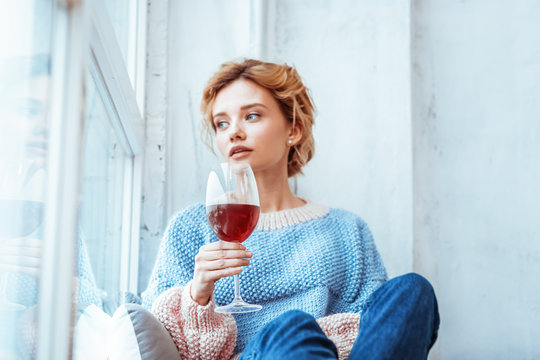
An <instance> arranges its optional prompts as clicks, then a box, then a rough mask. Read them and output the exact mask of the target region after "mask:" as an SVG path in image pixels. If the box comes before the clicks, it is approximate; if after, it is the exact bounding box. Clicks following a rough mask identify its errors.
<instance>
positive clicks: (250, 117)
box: [246, 114, 259, 120]
mask: <svg viewBox="0 0 540 360" xmlns="http://www.w3.org/2000/svg"><path fill="white" fill-rule="evenodd" d="M258 118H259V114H249V115H248V116H247V117H246V119H247V120H257V119H258Z"/></svg>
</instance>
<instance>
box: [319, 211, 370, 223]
mask: <svg viewBox="0 0 540 360" xmlns="http://www.w3.org/2000/svg"><path fill="white" fill-rule="evenodd" d="M328 215H329V217H331V218H332V219H333V220H335V221H340V222H343V223H351V224H354V225H356V226H359V227H364V226H367V223H366V222H365V220H364V219H363V218H362V217H361V216H359V215H358V214H356V213H355V212H353V211H351V210H347V209H343V208H338V207H330V208H329V211H328Z"/></svg>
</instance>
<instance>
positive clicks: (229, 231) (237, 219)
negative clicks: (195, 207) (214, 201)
mask: <svg viewBox="0 0 540 360" xmlns="http://www.w3.org/2000/svg"><path fill="white" fill-rule="evenodd" d="M206 215H207V216H208V222H209V223H210V226H211V227H212V230H214V232H215V233H216V235H217V236H218V238H220V239H221V240H224V241H234V242H242V241H244V240H246V239H247V238H248V237H249V235H251V233H252V232H253V229H255V225H257V221H258V220H259V207H258V206H255V205H248V204H220V205H210V206H207V207H206Z"/></svg>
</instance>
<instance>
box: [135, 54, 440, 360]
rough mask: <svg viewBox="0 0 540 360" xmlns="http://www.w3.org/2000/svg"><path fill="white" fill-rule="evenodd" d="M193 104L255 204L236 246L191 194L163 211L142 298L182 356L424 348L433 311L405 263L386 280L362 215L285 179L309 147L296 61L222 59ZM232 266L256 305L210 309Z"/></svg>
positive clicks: (383, 354) (223, 292)
mask: <svg viewBox="0 0 540 360" xmlns="http://www.w3.org/2000/svg"><path fill="white" fill-rule="evenodd" d="M201 109H202V112H203V114H204V123H205V126H206V128H207V129H208V131H209V132H210V133H212V134H213V135H214V136H215V141H216V143H217V147H218V149H219V151H220V153H221V155H222V156H223V158H224V159H225V160H228V161H233V162H236V161H238V162H247V163H249V164H250V165H251V167H252V169H253V172H254V174H255V178H256V180H257V186H258V189H259V198H260V205H261V215H260V218H259V222H258V224H257V228H256V229H255V231H254V232H253V234H252V235H251V237H250V238H248V240H246V241H245V242H244V243H243V244H245V245H246V246H244V245H243V244H240V243H230V242H223V241H216V240H217V239H216V237H215V235H214V234H213V232H212V230H211V229H210V227H209V225H208V222H207V220H206V216H205V209H204V206H203V205H202V204H197V205H194V206H191V207H188V208H187V209H185V210H184V211H182V212H181V213H179V214H178V215H177V216H176V217H175V218H173V220H172V221H171V223H170V225H169V227H168V230H167V232H166V235H165V238H164V241H163V243H162V246H161V249H160V255H159V258H158V262H157V264H156V266H155V269H154V272H153V275H152V277H151V280H150V285H149V288H148V289H147V291H146V292H145V294H144V304H145V305H146V306H147V307H150V306H152V310H153V312H154V313H155V314H156V315H157V317H158V318H159V319H160V320H161V322H162V323H163V324H164V325H165V327H166V328H167V330H168V331H169V332H170V333H171V335H172V337H173V339H174V341H175V343H176V345H177V348H178V349H179V351H180V354H181V357H182V358H183V359H184V358H186V359H229V358H231V357H235V356H240V359H255V358H257V359H259V358H260V359H289V358H290V359H293V358H294V359H337V358H339V359H346V358H350V359H357V358H358V359H360V358H365V359H398V358H408V359H409V358H410V359H417V358H426V357H427V353H428V351H429V348H430V347H431V346H432V345H433V342H434V341H435V337H436V330H437V328H438V321H439V320H438V312H437V304H436V300H435V296H434V294H433V291H432V289H431V286H430V285H429V283H427V281H426V280H425V279H423V278H422V277H420V276H419V275H415V274H408V275H404V276H402V277H399V278H396V279H393V280H390V281H386V280H387V275H386V271H385V269H384V266H383V264H382V262H381V259H380V256H379V254H378V252H377V249H376V247H375V245H374V243H373V239H372V236H371V233H370V231H369V228H368V227H367V225H366V224H365V222H363V221H362V220H361V219H360V218H359V217H357V216H356V215H354V214H352V213H350V212H347V211H344V210H340V209H330V208H328V207H326V206H324V205H320V204H317V203H315V202H312V201H310V200H306V199H302V198H299V197H297V196H295V195H294V194H293V193H292V192H291V190H290V187H289V184H288V178H289V177H291V176H294V175H296V174H299V173H301V170H302V167H303V166H304V165H305V164H306V163H307V162H308V161H309V160H310V159H311V158H312V156H313V151H314V140H313V136H312V126H313V110H314V107H313V104H312V102H311V99H310V96H309V95H308V90H307V88H306V87H305V86H304V84H303V83H302V81H301V79H300V76H299V75H298V73H297V72H296V70H295V69H294V68H292V67H290V66H287V65H278V64H272V63H263V62H260V61H257V60H244V61H241V62H229V63H225V64H223V65H222V66H221V69H220V70H219V71H218V72H217V73H216V74H215V75H214V76H213V77H212V78H211V79H210V81H209V83H208V84H207V86H206V88H205V90H204V94H203V100H202V105H201ZM246 249H249V251H247V250H246ZM240 272H241V273H242V292H243V297H244V300H246V301H247V302H248V303H256V304H261V305H263V310H261V311H259V312H257V313H249V314H240V315H235V316H234V317H232V316H231V315H225V314H218V313H216V312H214V307H215V306H216V303H218V304H226V303H229V302H230V300H231V298H232V294H233V284H232V279H231V277H230V276H231V275H234V274H238V273H240ZM218 280H219V281H218ZM239 354H241V355H239Z"/></svg>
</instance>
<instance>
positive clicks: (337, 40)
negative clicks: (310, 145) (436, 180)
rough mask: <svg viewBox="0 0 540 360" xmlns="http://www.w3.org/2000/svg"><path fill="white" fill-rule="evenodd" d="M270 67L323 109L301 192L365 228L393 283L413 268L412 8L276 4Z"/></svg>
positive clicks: (401, 5) (403, 5)
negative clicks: (290, 73) (282, 67)
mask: <svg viewBox="0 0 540 360" xmlns="http://www.w3.org/2000/svg"><path fill="white" fill-rule="evenodd" d="M275 18H276V20H275V30H274V32H275V38H274V40H273V44H272V48H273V49H274V52H273V57H272V60H275V61H278V62H287V63H289V64H293V65H295V66H296V68H297V70H298V71H299V72H300V75H301V76H302V77H303V79H304V81H305V83H306V84H307V86H308V87H310V88H311V90H312V96H313V99H314V101H315V105H316V106H317V109H318V116H317V118H316V128H315V132H314V136H315V142H316V143H315V146H316V150H315V157H314V158H313V160H312V162H311V163H309V164H308V166H307V167H306V169H305V176H299V177H298V193H299V194H300V195H301V196H305V197H307V198H310V199H313V200H315V201H320V202H323V203H325V204H328V205H330V206H336V207H341V208H345V209H348V210H351V211H353V212H355V213H357V214H358V215H360V216H361V217H363V218H364V220H366V221H367V223H368V224H369V226H370V228H371V230H372V232H373V234H374V237H375V241H376V243H377V246H378V248H379V251H380V252H381V255H382V257H383V260H384V262H385V264H386V267H387V269H388V272H389V274H390V275H391V276H394V275H397V274H401V273H404V272H408V271H411V270H412V254H413V253H412V146H411V136H410V135H411V119H410V61H409V59H410V50H409V49H410V46H409V27H410V25H409V5H408V3H407V2H405V1H402V2H382V1H309V0H305V1H278V2H277V9H276V16H275Z"/></svg>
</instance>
